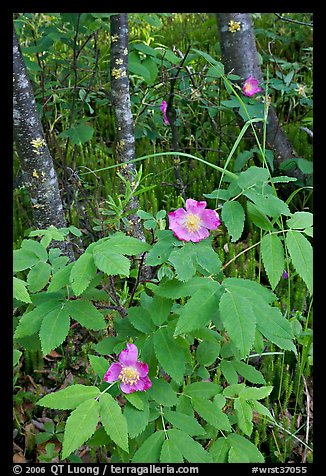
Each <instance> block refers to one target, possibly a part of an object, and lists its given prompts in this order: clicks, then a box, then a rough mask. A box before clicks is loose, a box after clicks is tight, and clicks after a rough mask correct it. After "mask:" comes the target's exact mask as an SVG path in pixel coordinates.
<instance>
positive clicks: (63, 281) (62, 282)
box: [47, 263, 75, 292]
mask: <svg viewBox="0 0 326 476" xmlns="http://www.w3.org/2000/svg"><path fill="white" fill-rule="evenodd" d="M74 265H75V263H69V264H68V265H67V266H65V267H64V268H62V269H59V271H56V272H55V274H53V277H52V279H51V281H50V284H49V286H48V289H47V290H48V292H55V291H58V290H59V289H61V288H63V287H64V286H68V285H69V284H70V273H71V269H72V267H73V266H74Z"/></svg>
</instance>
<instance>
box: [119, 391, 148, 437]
mask: <svg viewBox="0 0 326 476" xmlns="http://www.w3.org/2000/svg"><path fill="white" fill-rule="evenodd" d="M131 395H134V394H133V393H131V394H129V395H128V396H131ZM135 395H137V394H135ZM143 403H144V402H143ZM124 416H125V418H126V420H127V424H128V432H129V436H130V438H136V436H138V435H139V434H140V433H141V432H142V431H144V430H145V428H146V426H147V425H148V419H149V407H148V403H147V402H146V403H144V408H143V409H142V410H138V409H137V408H134V406H133V405H130V404H129V403H127V404H126V405H125V407H124Z"/></svg>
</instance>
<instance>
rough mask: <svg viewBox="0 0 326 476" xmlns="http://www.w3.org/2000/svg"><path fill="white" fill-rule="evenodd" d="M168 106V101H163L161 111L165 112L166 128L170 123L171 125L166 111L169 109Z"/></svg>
mask: <svg viewBox="0 0 326 476" xmlns="http://www.w3.org/2000/svg"><path fill="white" fill-rule="evenodd" d="M167 107H168V105H167V102H166V101H164V100H163V101H162V103H161V106H160V108H161V111H162V112H163V119H164V123H165V125H166V126H168V125H169V124H170V123H169V119H168V118H167V115H166V109H167Z"/></svg>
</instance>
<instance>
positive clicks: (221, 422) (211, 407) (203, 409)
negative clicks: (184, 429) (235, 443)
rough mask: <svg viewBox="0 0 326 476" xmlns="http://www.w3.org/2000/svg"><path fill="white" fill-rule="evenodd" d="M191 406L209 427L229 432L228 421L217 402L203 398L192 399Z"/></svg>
mask: <svg viewBox="0 0 326 476" xmlns="http://www.w3.org/2000/svg"><path fill="white" fill-rule="evenodd" d="M192 404H193V407H194V409H195V410H196V412H197V413H198V414H199V415H200V416H201V417H202V418H204V420H206V421H207V423H209V424H210V425H213V426H214V427H215V428H217V429H218V430H222V431H223V430H225V431H231V425H230V422H229V419H228V417H227V415H226V414H225V413H223V411H222V410H221V408H219V406H218V404H217V402H211V401H210V400H205V399H204V398H202V397H201V398H198V397H192Z"/></svg>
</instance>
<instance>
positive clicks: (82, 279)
mask: <svg viewBox="0 0 326 476" xmlns="http://www.w3.org/2000/svg"><path fill="white" fill-rule="evenodd" d="M96 271H97V270H96V266H95V264H94V259H93V256H92V255H91V254H89V253H84V254H82V255H81V256H80V257H79V258H78V259H77V261H75V263H73V266H72V268H71V272H70V282H71V287H72V290H73V292H74V293H75V295H76V296H79V295H80V294H81V293H82V292H83V291H85V289H86V288H87V286H88V285H89V283H90V282H91V280H92V279H93V278H94V276H95V275H96Z"/></svg>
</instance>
